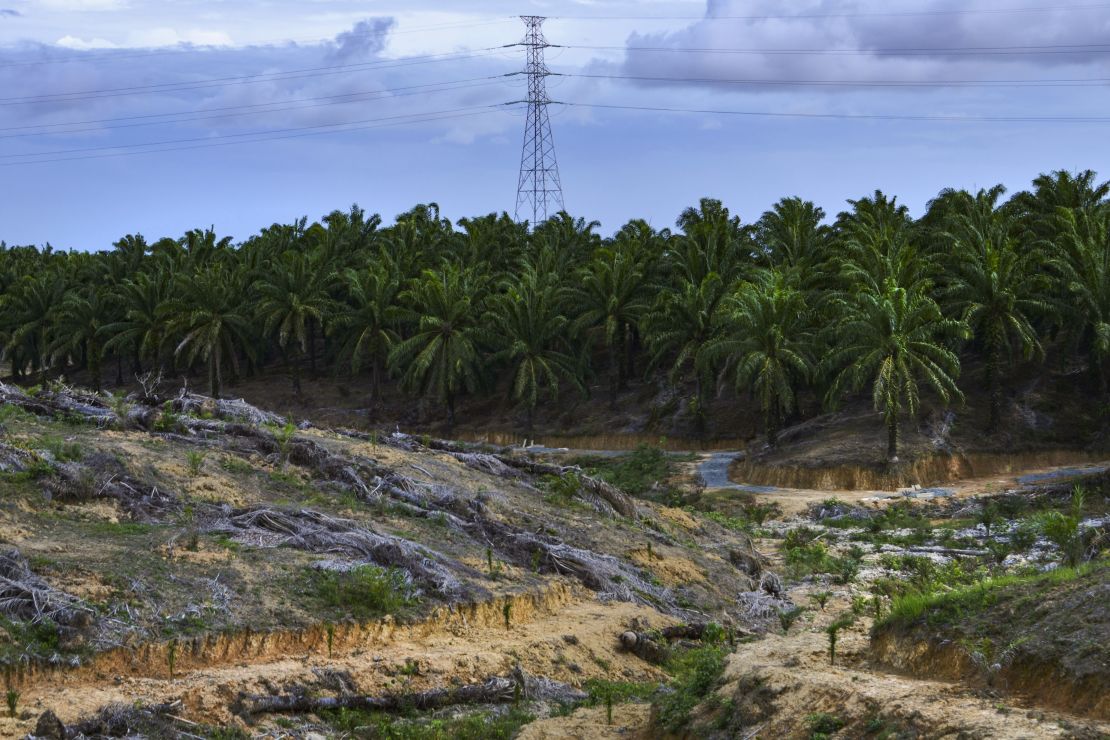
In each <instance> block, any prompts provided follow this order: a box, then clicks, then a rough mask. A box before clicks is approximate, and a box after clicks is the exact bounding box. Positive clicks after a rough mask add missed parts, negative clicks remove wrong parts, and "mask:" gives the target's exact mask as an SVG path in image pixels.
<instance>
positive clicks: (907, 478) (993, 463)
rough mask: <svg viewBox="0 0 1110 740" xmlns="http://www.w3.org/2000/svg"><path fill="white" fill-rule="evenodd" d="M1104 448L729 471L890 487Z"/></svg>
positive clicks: (767, 480)
mask: <svg viewBox="0 0 1110 740" xmlns="http://www.w3.org/2000/svg"><path fill="white" fill-rule="evenodd" d="M1106 458H1107V454H1106V453H1095V452H1087V451H1083V450H1043V451H1038V452H1025V453H1017V454H998V453H986V452H984V453H977V452H976V453H967V454H963V453H956V454H947V453H945V454H935V455H929V456H927V457H923V458H920V459H918V460H914V461H905V462H901V463H893V464H892V463H885V462H877V463H875V464H873V465H863V464H857V465H832V466H817V465H812V466H811V465H786V464H781V465H780V464H774V463H766V462H761V461H760V460H758V459H756V460H750V459H739V460H737V461H736V462H734V463H733V464H732V466H731V468H730V470H729V477H730V478H731V479H732V480H733V481H735V482H737V483H747V484H751V485H756V486H772V487H775V488H802V489H817V490H829V491H831V490H840V491H889V490H895V489H898V488H905V487H908V486H912V485H920V486H934V485H940V484H945V483H955V482H958V481H961V480H967V479H970V478H983V477H988V476H993V475H1012V474H1015V473H1018V472H1021V471H1023V470H1036V469H1039V468H1048V467H1057V466H1064V465H1082V464H1085V463H1094V462H1099V461H1103V460H1105V459H1106Z"/></svg>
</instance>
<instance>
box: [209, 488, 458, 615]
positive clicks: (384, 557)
mask: <svg viewBox="0 0 1110 740" xmlns="http://www.w3.org/2000/svg"><path fill="white" fill-rule="evenodd" d="M207 531H209V532H214V533H218V534H224V535H227V536H230V537H234V538H236V539H238V540H240V541H243V542H247V543H249V544H251V545H255V546H262V547H293V548H296V549H298V550H305V551H308V552H313V553H319V554H334V555H341V556H344V557H347V558H351V559H353V560H357V561H362V562H366V563H372V564H374V565H378V566H380V567H386V568H398V569H400V570H403V571H405V572H406V573H408V574H409V576H410V577H411V578H413V579H415V580H416V581H417V582H419V583H420V584H421V585H422V586H423V587H425V588H429V589H431V590H433V591H435V592H437V593H439V594H441V595H443V596H445V597H449V598H450V597H459V596H461V595H463V594H464V593H465V592H466V590H467V589H466V588H465V587H464V586H463V584H462V582H461V581H460V580H459V579H458V577H456V576H455V574H454V573H452V572H451V569H450V568H449V567H448V565H447V563H448V562H449V561H447V559H446V558H444V557H443V556H442V555H440V554H439V553H435V552H432V551H431V550H428V549H426V548H424V547H422V546H420V545H417V544H416V543H414V542H411V541H409V540H406V539H403V538H401V537H395V536H392V535H384V534H378V533H377V532H372V531H370V530H369V529H367V528H366V527H363V526H361V525H359V524H358V523H356V522H353V521H351V520H349V519H340V518H337V517H330V516H327V515H326V514H321V513H320V512H317V511H312V510H311V509H300V510H296V511H290V510H284V509H273V508H267V507H252V508H247V509H238V510H235V511H232V512H229V513H227V514H226V515H221V516H220V517H219V518H218V519H216V521H214V522H213V523H211V524H210V525H208V527H207ZM454 565H456V567H458V568H460V569H461V568H462V566H461V565H457V564H454Z"/></svg>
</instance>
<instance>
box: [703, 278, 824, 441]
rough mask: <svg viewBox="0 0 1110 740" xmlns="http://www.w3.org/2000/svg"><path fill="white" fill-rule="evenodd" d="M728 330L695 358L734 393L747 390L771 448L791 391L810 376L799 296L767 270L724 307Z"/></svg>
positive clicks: (793, 405) (792, 406)
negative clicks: (715, 369)
mask: <svg viewBox="0 0 1110 740" xmlns="http://www.w3.org/2000/svg"><path fill="white" fill-rule="evenodd" d="M724 310H725V313H726V315H727V316H728V321H729V325H728V327H727V329H726V331H725V333H724V334H723V335H722V336H721V337H720V338H718V339H715V340H713V341H710V342H709V343H708V344H707V345H706V346H705V348H704V350H703V352H702V354H701V357H700V359H701V360H702V362H703V363H706V364H709V365H717V366H723V371H722V374H723V375H725V376H727V375H731V376H732V378H733V382H734V384H735V387H736V391H737V393H741V392H743V391H745V390H751V391H752V392H753V393H754V394H755V396H756V398H758V399H759V405H760V408H761V409H762V411H763V429H764V433H765V434H766V437H767V444H769V445H771V446H774V445H775V444H776V442H777V441H778V432H779V429H780V428H781V425H782V422H783V420H784V419H785V418H786V417H787V416H788V415H789V414H791V413H793V412H794V411H795V410H796V409H797V406H798V399H797V389H798V387H799V386H800V385H802V384H803V383H805V382H807V381H808V380H809V378H810V376H811V374H812V371H813V362H812V360H811V358H810V351H811V347H812V343H813V331H812V329H811V328H810V325H809V310H808V309H807V308H806V302H805V299H804V297H803V295H802V293H801V292H800V291H798V290H797V289H795V288H792V287H790V286H789V284H788V282H787V279H786V276H785V274H784V273H782V272H779V271H767V272H763V273H761V274H759V275H758V276H757V278H756V280H754V281H753V282H750V283H745V284H744V285H742V286H741V287H740V289H739V290H738V291H737V292H736V293H735V295H733V296H732V297H731V298H730V299H729V300H728V302H727V305H726V306H725V309H724Z"/></svg>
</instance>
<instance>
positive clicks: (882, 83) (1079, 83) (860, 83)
mask: <svg viewBox="0 0 1110 740" xmlns="http://www.w3.org/2000/svg"><path fill="white" fill-rule="evenodd" d="M556 74H557V75H558V76H559V77H579V78H584V79H594V80H632V81H639V82H677V83H684V84H699V85H701V84H725V85H785V86H791V87H905V88H922V87H966V88H975V87H1101V86H1104V85H1106V84H1107V83H1110V77H1094V78H1079V79H1045V80H776V79H728V78H723V77H653V76H649V75H611V74H585V73H556Z"/></svg>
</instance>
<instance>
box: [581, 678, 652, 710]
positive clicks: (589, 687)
mask: <svg viewBox="0 0 1110 740" xmlns="http://www.w3.org/2000/svg"><path fill="white" fill-rule="evenodd" d="M582 689H583V690H584V691H585V692H586V693H587V694H589V698H588V699H586V701H585V702H583V704H584V705H585V706H587V707H597V706H601V705H603V704H605V703H606V701H607V700H610V701H612V702H613V704H624V703H627V702H633V701H634V702H645V701H648V700H650V699H651V697H652V695H654V694H655V692H656V691H658V690H659V684H657V683H651V682H644V683H637V682H635V681H609V680H606V679H603V678H591V679H589V680H587V681H586V682H585V683H584V684H583V685H582Z"/></svg>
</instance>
